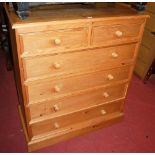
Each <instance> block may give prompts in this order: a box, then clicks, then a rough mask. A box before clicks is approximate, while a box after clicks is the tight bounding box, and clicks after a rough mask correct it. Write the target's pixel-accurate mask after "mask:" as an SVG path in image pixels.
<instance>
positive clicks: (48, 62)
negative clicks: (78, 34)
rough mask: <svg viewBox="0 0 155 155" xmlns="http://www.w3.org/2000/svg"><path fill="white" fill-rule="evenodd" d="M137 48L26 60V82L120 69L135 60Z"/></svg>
mask: <svg viewBox="0 0 155 155" xmlns="http://www.w3.org/2000/svg"><path fill="white" fill-rule="evenodd" d="M135 47H136V44H129V45H121V46H115V47H108V48H98V49H93V50H86V51H80V52H74V53H66V54H60V55H55V56H42V57H36V58H29V59H24V60H23V63H24V72H25V80H27V79H31V78H32V79H33V78H34V79H35V78H36V79H37V78H44V77H50V76H57V75H64V74H70V73H77V72H83V71H86V70H105V69H111V68H114V67H120V66H122V64H126V63H130V61H132V60H133V58H134V53H135Z"/></svg>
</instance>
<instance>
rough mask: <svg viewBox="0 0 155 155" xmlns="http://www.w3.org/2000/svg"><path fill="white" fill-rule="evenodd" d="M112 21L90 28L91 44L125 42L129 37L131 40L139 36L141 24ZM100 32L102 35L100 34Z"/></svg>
mask: <svg viewBox="0 0 155 155" xmlns="http://www.w3.org/2000/svg"><path fill="white" fill-rule="evenodd" d="M121 23H123V22H121V21H120V23H114V25H104V22H103V25H100V26H94V27H93V30H92V35H93V40H92V44H93V45H94V46H96V45H102V46H103V45H104V44H106V45H111V44H120V43H126V42H128V41H129V40H130V39H131V41H135V40H138V39H139V38H140V27H141V24H130V21H129V23H127V24H125V23H123V24H122V25H121ZM101 34H102V35H101Z"/></svg>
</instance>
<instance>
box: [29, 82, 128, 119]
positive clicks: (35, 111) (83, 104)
mask: <svg viewBox="0 0 155 155" xmlns="http://www.w3.org/2000/svg"><path fill="white" fill-rule="evenodd" d="M126 89H127V84H121V85H117V86H115V87H106V88H99V89H95V90H91V91H87V92H85V93H82V94H77V95H73V96H70V97H65V98H61V99H56V100H50V101H46V102H41V103H36V104H30V105H29V107H28V108H29V110H30V115H31V120H33V119H35V118H44V117H48V116H49V115H50V116H52V117H57V116H61V115H65V114H67V113H73V112H75V111H79V110H81V109H86V108H88V107H92V106H95V105H99V104H103V103H107V102H111V101H113V100H116V99H120V98H124V97H125V93H126Z"/></svg>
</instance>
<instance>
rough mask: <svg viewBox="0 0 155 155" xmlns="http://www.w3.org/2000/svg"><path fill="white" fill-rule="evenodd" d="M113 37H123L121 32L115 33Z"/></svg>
mask: <svg viewBox="0 0 155 155" xmlns="http://www.w3.org/2000/svg"><path fill="white" fill-rule="evenodd" d="M115 35H116V36H117V37H122V36H123V32H121V31H116V32H115Z"/></svg>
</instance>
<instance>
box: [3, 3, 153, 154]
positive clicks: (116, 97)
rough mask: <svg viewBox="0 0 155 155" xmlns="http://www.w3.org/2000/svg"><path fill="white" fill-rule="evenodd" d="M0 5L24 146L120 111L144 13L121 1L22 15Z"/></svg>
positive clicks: (112, 118) (92, 126)
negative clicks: (9, 32)
mask: <svg viewBox="0 0 155 155" xmlns="http://www.w3.org/2000/svg"><path fill="white" fill-rule="evenodd" d="M5 9H6V12H7V15H8V18H9V19H10V25H11V26H12V29H15V30H13V31H14V32H15V35H12V44H13V45H16V47H17V48H15V49H14V52H13V56H14V62H15V67H16V68H17V69H16V72H17V73H16V72H15V74H16V79H17V81H18V83H17V85H19V86H18V87H19V89H18V91H19V95H20V96H21V97H22V100H21V103H22V105H23V110H24V111H25V114H23V116H24V119H25V122H24V123H23V124H24V126H25V129H26V132H27V135H28V136H27V137H28V140H27V141H28V149H29V151H34V150H36V149H39V148H42V147H45V146H48V145H51V144H54V143H57V142H59V141H63V140H65V139H68V138H71V137H74V136H78V135H81V134H83V133H86V132H89V131H93V130H96V129H98V128H101V127H106V126H108V125H111V124H113V123H115V122H118V121H120V120H121V119H122V117H123V112H124V101H125V98H126V95H127V92H128V86H129V83H130V80H131V77H132V74H133V69H134V66H135V62H136V58H137V53H138V49H139V45H140V42H141V39H142V34H143V31H144V26H145V22H146V18H148V15H144V14H137V13H136V11H134V10H133V9H131V8H129V7H124V6H121V5H115V7H114V6H113V7H111V6H110V5H108V6H107V5H106V4H103V5H100V6H98V5H90V4H89V5H83V6H82V5H80V4H79V5H52V6H45V7H38V8H34V9H31V10H30V16H29V18H27V19H26V20H23V21H22V20H20V19H19V18H18V17H17V16H16V15H15V13H14V12H13V11H12V10H10V8H8V6H7V5H6V6H5ZM45 17H46V18H45ZM10 28H11V27H10ZM149 44H150V43H149ZM144 53H146V52H143V54H144ZM144 55H145V54H144ZM22 122H23V121H22Z"/></svg>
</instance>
